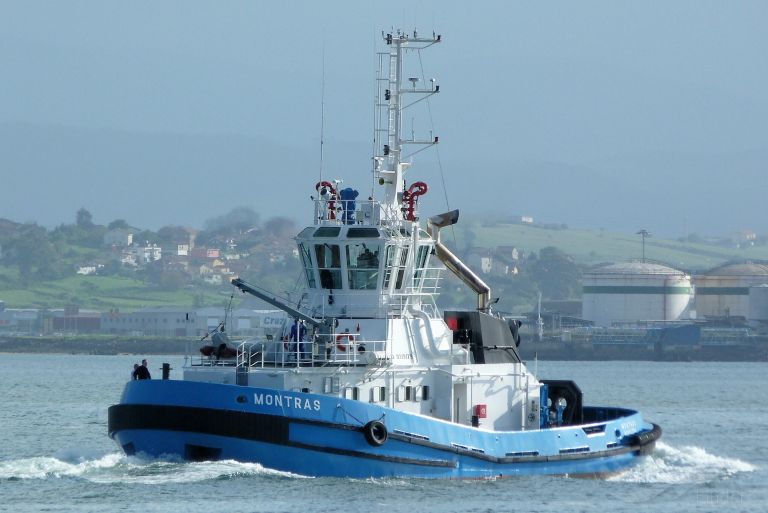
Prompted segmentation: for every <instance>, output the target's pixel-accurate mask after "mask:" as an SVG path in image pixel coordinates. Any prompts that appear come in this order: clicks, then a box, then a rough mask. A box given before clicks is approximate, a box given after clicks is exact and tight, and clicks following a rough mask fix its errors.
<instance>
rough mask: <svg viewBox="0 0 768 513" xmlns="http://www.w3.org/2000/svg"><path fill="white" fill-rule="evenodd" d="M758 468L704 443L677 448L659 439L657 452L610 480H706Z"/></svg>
mask: <svg viewBox="0 0 768 513" xmlns="http://www.w3.org/2000/svg"><path fill="white" fill-rule="evenodd" d="M755 470H757V467H756V466H755V465H753V464H751V463H749V462H746V461H742V460H739V459H736V458H727V457H724V456H716V455H714V454H710V453H708V452H707V451H706V450H704V449H702V448H701V447H695V446H682V447H680V448H676V447H672V446H671V445H667V444H665V443H664V442H657V443H656V448H655V449H654V451H653V453H652V454H649V455H648V456H646V457H645V458H643V459H642V461H641V462H640V463H638V465H637V466H635V467H632V468H631V469H629V470H627V471H626V472H623V473H621V474H619V475H617V476H614V477H611V478H609V479H608V480H609V481H623V482H629V483H663V484H683V483H704V482H708V481H713V480H717V479H724V478H728V477H730V476H733V475H735V474H739V473H741V472H753V471H755Z"/></svg>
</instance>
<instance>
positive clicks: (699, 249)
mask: <svg viewBox="0 0 768 513" xmlns="http://www.w3.org/2000/svg"><path fill="white" fill-rule="evenodd" d="M460 226H461V225H459V227H457V229H456V237H457V243H458V245H459V246H460V247H467V246H469V245H471V246H480V247H485V248H495V247H497V246H501V245H505V246H515V247H517V248H518V249H521V250H522V251H524V252H525V253H526V254H529V253H530V252H533V251H536V252H537V251H540V250H541V249H542V248H545V247H549V246H551V247H556V248H558V249H560V250H562V251H563V252H564V253H567V254H568V255H570V256H571V257H573V258H574V260H575V261H576V262H577V263H578V264H581V265H594V264H598V263H601V262H614V261H622V260H632V259H639V258H640V257H641V255H642V246H641V240H640V236H639V235H635V234H627V233H611V232H606V231H601V230H598V231H596V230H576V229H568V228H560V227H557V228H555V227H541V226H537V225H523V224H507V223H498V224H493V225H482V224H478V223H476V222H474V223H473V222H472V221H471V220H470V221H469V223H468V224H467V226H465V227H463V228H462V227H460ZM645 256H646V258H648V259H651V260H657V261H661V262H665V263H667V264H669V265H671V266H673V267H676V268H679V269H684V270H688V271H701V270H705V269H709V268H712V267H715V266H717V265H719V264H722V263H724V262H727V261H729V260H768V246H766V245H754V246H750V245H746V246H744V245H743V246H742V247H740V248H737V247H735V245H730V246H725V245H718V244H708V243H704V242H695V243H694V242H681V241H679V240H673V239H658V238H654V237H650V238H648V239H646V241H645Z"/></svg>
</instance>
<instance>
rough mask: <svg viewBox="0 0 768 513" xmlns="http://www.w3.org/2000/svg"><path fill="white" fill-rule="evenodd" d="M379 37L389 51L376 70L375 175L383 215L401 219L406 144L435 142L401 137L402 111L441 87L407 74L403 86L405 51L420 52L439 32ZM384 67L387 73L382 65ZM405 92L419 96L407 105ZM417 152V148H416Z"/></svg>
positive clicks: (433, 41)
mask: <svg viewBox="0 0 768 513" xmlns="http://www.w3.org/2000/svg"><path fill="white" fill-rule="evenodd" d="M382 37H383V39H384V41H385V43H386V44H387V46H388V47H389V51H387V52H380V53H379V54H378V55H379V73H378V76H377V85H378V87H377V94H376V110H377V128H376V131H375V136H374V142H375V150H374V151H375V152H376V153H375V155H374V171H373V172H374V178H375V179H376V180H377V182H378V184H379V185H381V186H383V187H384V199H383V201H381V208H382V210H383V212H382V214H383V215H382V218H383V219H389V220H398V221H399V220H403V219H404V218H405V217H404V215H403V192H404V191H405V171H406V170H407V169H408V168H409V167H410V165H411V163H410V162H407V161H406V160H407V157H409V156H410V155H409V156H404V155H403V148H404V146H405V145H422V146H432V145H434V144H437V142H438V138H437V137H430V138H429V139H424V140H417V139H416V138H415V137H414V136H413V135H411V138H410V139H404V138H403V137H402V128H403V127H402V115H403V111H404V110H405V109H406V108H408V107H410V106H411V105H413V104H415V103H417V102H419V101H421V100H423V99H425V98H427V97H429V96H431V95H433V94H437V93H438V92H440V86H439V85H436V84H435V79H430V84H429V85H428V86H422V87H419V81H420V80H421V79H420V78H419V77H417V76H409V77H408V82H410V84H409V85H404V84H403V82H404V76H403V61H404V59H405V55H406V53H407V52H408V51H413V52H420V51H421V50H423V49H425V48H428V47H430V46H432V45H434V44H436V43H439V42H441V41H442V38H441V36H440V35H435V34H434V33H433V34H432V37H420V36H419V35H418V33H417V32H416V31H415V30H414V31H413V34H406V33H405V32H401V31H399V30H398V31H397V32H395V33H386V34H385V33H383V32H382ZM385 66H386V72H387V73H386V76H384V69H383V68H384V67H385ZM408 95H417V96H421V98H418V99H416V100H414V101H412V102H411V103H408V104H406V98H407V96H408ZM418 151H420V150H418Z"/></svg>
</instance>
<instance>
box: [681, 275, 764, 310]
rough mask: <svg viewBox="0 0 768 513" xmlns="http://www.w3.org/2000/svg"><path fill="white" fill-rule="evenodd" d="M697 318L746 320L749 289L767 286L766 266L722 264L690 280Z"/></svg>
mask: <svg viewBox="0 0 768 513" xmlns="http://www.w3.org/2000/svg"><path fill="white" fill-rule="evenodd" d="M693 284H694V286H695V288H696V313H697V315H698V317H700V318H701V317H745V318H746V317H747V316H749V289H750V287H752V286H754V285H764V284H768V265H765V264H753V263H741V264H726V265H723V266H720V267H716V268H715V269H712V270H710V271H707V272H706V273H704V274H700V275H696V276H694V277H693Z"/></svg>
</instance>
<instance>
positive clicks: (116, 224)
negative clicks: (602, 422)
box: [107, 219, 130, 230]
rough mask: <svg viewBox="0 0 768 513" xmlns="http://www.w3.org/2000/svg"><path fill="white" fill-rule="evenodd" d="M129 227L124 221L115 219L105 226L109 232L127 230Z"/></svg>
mask: <svg viewBox="0 0 768 513" xmlns="http://www.w3.org/2000/svg"><path fill="white" fill-rule="evenodd" d="M129 228H130V226H129V225H128V222H127V221H126V220H125V219H115V220H114V221H112V222H111V223H109V224H108V225H107V229H109V230H128V229H129Z"/></svg>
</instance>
